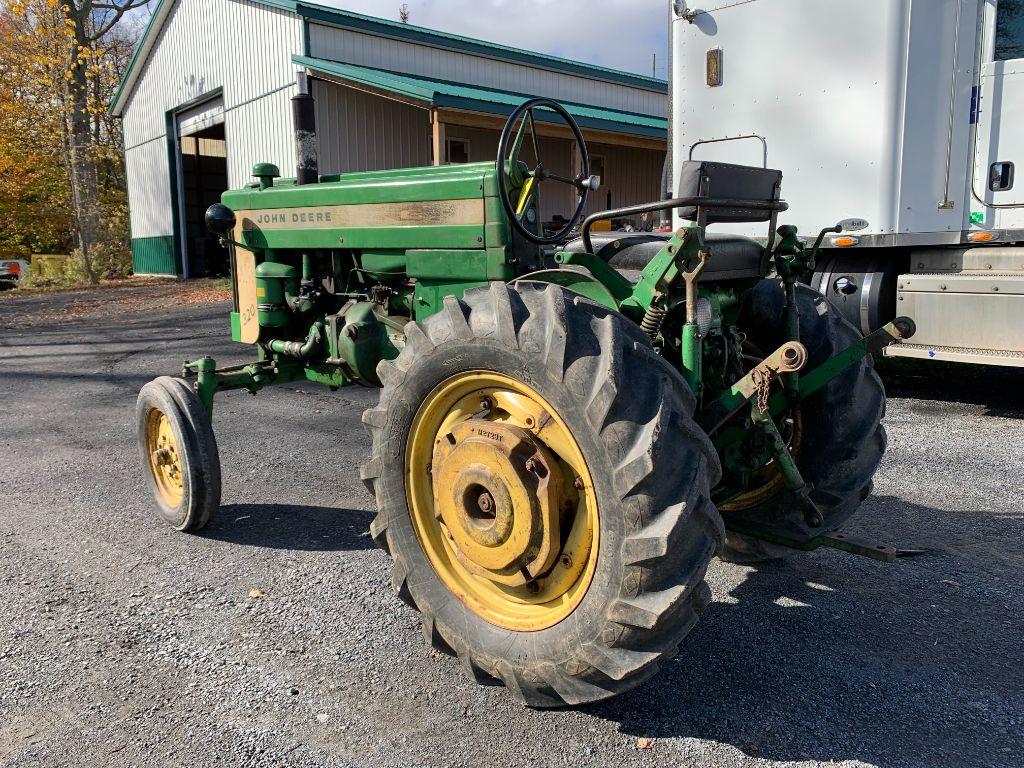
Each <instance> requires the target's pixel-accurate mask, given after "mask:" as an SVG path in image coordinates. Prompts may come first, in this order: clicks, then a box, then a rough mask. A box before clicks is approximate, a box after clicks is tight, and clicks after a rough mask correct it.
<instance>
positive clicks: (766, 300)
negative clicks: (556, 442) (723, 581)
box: [720, 280, 886, 562]
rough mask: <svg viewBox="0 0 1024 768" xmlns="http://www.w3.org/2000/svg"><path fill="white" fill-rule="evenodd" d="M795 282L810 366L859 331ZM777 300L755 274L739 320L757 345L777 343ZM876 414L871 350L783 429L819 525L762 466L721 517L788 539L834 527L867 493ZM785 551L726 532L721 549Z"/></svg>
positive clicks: (776, 287)
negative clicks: (762, 471) (772, 530)
mask: <svg viewBox="0 0 1024 768" xmlns="http://www.w3.org/2000/svg"><path fill="white" fill-rule="evenodd" d="M796 289H797V308H798V309H799V312H800V337H801V339H800V340H801V341H802V342H803V344H804V345H805V346H806V347H807V352H808V362H807V365H806V368H805V370H811V369H813V368H815V367H816V366H818V365H820V364H821V363H823V362H825V361H826V360H828V359H829V358H830V357H832V356H833V355H835V354H837V353H838V352H840V351H842V350H843V349H845V348H846V347H848V346H849V345H850V344H853V343H854V342H856V341H858V340H859V339H860V338H861V334H860V333H859V332H858V331H857V329H856V328H854V327H853V326H852V325H851V324H850V323H849V322H847V321H846V320H845V319H844V318H843V316H842V315H841V313H840V312H839V310H838V309H837V308H836V307H835V305H834V304H832V302H830V301H829V300H828V299H825V298H824V297H822V296H821V295H820V294H819V293H818V292H817V291H815V290H813V289H812V288H809V287H808V286H805V285H797V287H796ZM784 305H785V295H784V293H783V290H782V286H781V284H779V283H778V282H775V281H773V280H765V281H762V282H761V283H760V284H759V285H758V286H757V287H756V288H755V289H754V290H753V291H751V292H750V293H749V294H748V296H747V298H746V301H745V304H744V307H743V310H742V313H741V316H740V327H741V329H742V330H743V331H744V332H745V333H747V335H748V338H749V339H750V340H751V342H753V343H754V344H755V345H757V347H759V348H760V349H764V350H772V349H777V348H778V347H779V346H780V345H781V344H783V343H785V341H786V339H785V338H784V333H785V332H784V329H783V319H782V315H783V307H784ZM884 414H885V390H884V388H883V386H882V381H881V379H879V378H878V374H877V373H875V369H874V365H873V364H872V360H871V357H866V358H864V359H862V360H861V361H860V362H858V363H857V364H855V365H853V366H851V367H849V368H848V369H846V371H845V372H844V373H843V374H841V375H840V376H838V377H837V378H835V379H833V380H832V381H831V382H830V383H829V384H828V385H827V386H825V387H823V388H822V389H821V390H819V391H818V392H817V393H815V394H814V395H813V396H811V397H810V398H809V399H807V400H805V401H804V402H802V403H801V404H800V405H799V406H798V407H797V408H796V409H795V410H794V412H793V414H792V415H793V425H792V426H791V427H790V429H789V431H788V432H786V434H785V435H784V436H786V435H788V436H790V438H791V440H792V444H791V446H790V447H791V450H792V451H793V454H794V457H795V458H796V461H797V466H799V468H800V472H801V474H802V475H803V477H804V480H806V481H807V482H808V483H809V484H810V485H811V486H812V487H813V490H812V491H811V498H812V499H813V500H814V501H815V503H816V504H817V505H818V507H819V508H820V509H821V511H822V513H823V515H824V518H825V520H824V523H823V525H822V526H820V527H819V528H810V527H809V526H808V525H807V524H806V523H805V522H804V519H803V513H802V511H801V510H800V509H799V508H798V506H797V505H796V504H794V503H793V500H792V498H791V496H790V494H789V493H788V492H787V491H786V489H785V487H784V486H783V484H782V482H781V477H779V476H778V473H777V472H776V473H774V474H772V473H771V472H769V473H768V476H766V477H764V478H762V480H763V482H761V483H760V484H759V485H757V486H755V487H753V488H751V489H750V490H749V491H748V492H747V493H745V494H743V495H742V496H740V497H738V498H735V499H731V500H730V501H729V502H727V503H724V504H722V505H721V507H720V508H721V511H722V514H723V515H724V516H725V518H726V520H730V519H732V520H739V521H743V522H746V523H748V524H751V525H758V524H761V525H763V524H765V523H769V524H771V525H772V527H773V528H775V529H776V530H779V531H781V532H782V533H784V534H785V535H787V536H790V537H792V538H796V539H806V538H811V537H813V536H814V535H815V534H816V533H823V532H825V531H827V530H831V529H834V528H837V527H839V526H840V525H841V524H842V523H843V522H845V521H846V520H847V519H849V517H850V516H851V515H853V513H854V512H856V510H857V507H859V506H860V503H861V502H862V501H863V500H864V499H865V498H866V497H867V496H868V494H869V493H871V488H872V478H873V477H874V474H875V470H876V469H877V468H878V464H879V462H880V461H881V460H882V454H883V453H884V452H885V442H886V438H885V428H884V427H883V426H882V425H881V423H880V422H881V419H882V416H883V415H884ZM784 432H785V431H784ZM792 552H793V550H791V549H788V548H786V547H782V546H779V545H775V544H769V543H767V542H763V541H761V540H759V539H753V538H751V537H749V536H744V535H742V534H737V533H732V532H730V533H729V535H728V537H727V539H726V546H725V548H724V550H723V552H722V557H723V558H724V559H726V560H731V561H734V562H751V561H756V560H764V559H768V558H773V557H781V556H783V555H785V554H788V553H792Z"/></svg>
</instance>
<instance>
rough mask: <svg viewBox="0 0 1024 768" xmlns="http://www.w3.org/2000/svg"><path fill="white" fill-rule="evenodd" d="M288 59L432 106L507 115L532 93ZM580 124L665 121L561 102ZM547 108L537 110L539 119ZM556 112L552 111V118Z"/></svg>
mask: <svg viewBox="0 0 1024 768" xmlns="http://www.w3.org/2000/svg"><path fill="white" fill-rule="evenodd" d="M292 61H294V62H295V63H296V64H299V65H301V66H303V67H307V68H308V69H310V70H312V71H314V72H319V73H320V74H324V75H329V76H331V77H334V78H337V79H339V80H342V81H345V82H350V83H354V84H357V85H362V86H366V87H369V88H373V89H376V90H380V91H386V92H388V93H393V94H395V95H397V96H402V97H405V98H406V99H411V100H414V101H417V102H421V103H423V104H426V105H430V106H433V107H448V108H451V109H464V110H469V111H471V112H483V113H486V114H492V115H509V114H511V113H512V112H513V111H514V110H515V108H516V107H518V106H519V105H520V104H522V103H523V102H524V101H526V100H527V99H529V98H532V96H531V94H525V93H512V92H509V91H499V90H495V89H493V88H482V87H480V86H475V85H465V84H463V83H453V82H449V81H446V80H435V79H432V78H428V77H421V76H419V75H409V74H404V73H400V72H389V71H387V70H383V69H374V68H371V67H361V66H357V65H355V64H342V63H340V62H337V61H328V60H326V59H314V58H310V57H309V56H292ZM561 104H562V105H563V106H564V107H565V108H566V109H567V110H568V112H569V114H571V115H572V116H573V117H574V118H576V121H577V122H578V123H579V124H580V125H581V126H582V127H584V128H592V129H595V130H603V131H613V132H615V133H627V134H632V135H636V136H652V137H657V138H664V137H665V136H667V134H668V121H667V120H666V119H665V118H662V117H654V116H652V115H640V114H636V113H633V112H621V111H618V110H614V109H604V108H601V107H592V106H589V105H586V104H573V103H570V102H561ZM545 114H546V113H545V112H543V111H539V112H537V113H536V117H537V119H538V120H544V119H545ZM556 120H557V118H556V117H555V116H554V114H551V116H550V121H552V122H554V121H556Z"/></svg>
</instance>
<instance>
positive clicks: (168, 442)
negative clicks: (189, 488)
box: [146, 408, 185, 508]
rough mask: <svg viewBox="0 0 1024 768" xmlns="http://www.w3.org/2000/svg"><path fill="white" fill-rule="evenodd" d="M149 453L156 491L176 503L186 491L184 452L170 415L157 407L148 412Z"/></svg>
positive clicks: (147, 447)
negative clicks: (183, 464) (179, 447)
mask: <svg viewBox="0 0 1024 768" xmlns="http://www.w3.org/2000/svg"><path fill="white" fill-rule="evenodd" d="M146 455H147V456H148V457H149V469H150V471H151V472H152V473H153V478H154V479H155V480H156V490H157V493H158V494H160V498H161V499H162V500H163V501H164V503H165V504H167V506H169V507H172V508H173V507H177V506H178V505H179V504H181V500H182V497H183V496H184V493H185V481H184V475H183V474H182V460H181V454H180V453H179V449H178V441H177V440H176V439H175V437H174V430H173V429H172V428H171V422H170V419H168V418H167V415H166V414H164V413H163V412H162V411H159V410H157V409H155V408H154V409H153V410H151V411H150V412H149V414H148V415H147V416H146Z"/></svg>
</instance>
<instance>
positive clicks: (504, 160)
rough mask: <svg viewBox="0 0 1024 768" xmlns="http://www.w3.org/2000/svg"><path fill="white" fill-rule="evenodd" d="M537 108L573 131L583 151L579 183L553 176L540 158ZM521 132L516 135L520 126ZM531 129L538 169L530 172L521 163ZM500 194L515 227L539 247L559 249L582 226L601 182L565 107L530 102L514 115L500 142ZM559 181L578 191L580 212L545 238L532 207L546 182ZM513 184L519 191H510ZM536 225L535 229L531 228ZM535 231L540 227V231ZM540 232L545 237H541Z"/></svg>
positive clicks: (528, 168) (550, 102) (578, 131)
mask: <svg viewBox="0 0 1024 768" xmlns="http://www.w3.org/2000/svg"><path fill="white" fill-rule="evenodd" d="M537 108H544V109H548V110H550V111H552V112H555V113H556V114H557V115H559V116H560V117H561V118H562V120H563V121H564V122H565V123H566V124H567V125H568V126H569V129H570V130H571V131H572V134H573V138H574V139H575V141H576V146H577V147H578V148H579V152H580V158H581V160H582V167H581V169H580V175H579V176H577V177H576V178H575V179H567V178H565V177H563V176H559V175H558V174H556V173H553V172H552V171H551V169H549V168H546V167H545V166H544V163H543V161H542V160H541V156H540V139H539V138H538V136H537V125H536V122H535V121H534V117H533V111H534V110H535V109H537ZM520 121H522V123H521V124H520V125H519V130H518V131H516V130H515V128H516V124H517V123H519V122H520ZM527 127H529V129H530V136H531V138H532V140H533V156H534V159H535V160H536V166H535V167H534V168H533V170H532V171H531V170H530V166H529V165H528V164H527V163H525V162H523V161H522V160H520V157H519V156H520V153H521V151H522V148H523V139H524V138H525V137H526V129H527ZM497 170H498V191H499V193H500V197H501V204H502V206H503V207H504V208H505V213H506V214H507V215H508V218H509V221H510V222H511V223H512V227H513V228H514V229H515V230H516V231H517V232H518V233H519V234H520V235H522V236H523V237H524V238H525V239H527V240H529V241H530V242H531V243H536V244H537V245H557V244H558V243H560V242H562V241H563V240H565V238H566V237H567V236H568V235H569V233H570V232H572V230H573V228H574V227H576V225H577V224H579V223H580V219H581V218H582V217H583V209H584V208H585V207H586V204H587V195H588V194H589V193H590V192H591V190H595V189H597V188H598V187H599V186H600V183H601V181H600V179H598V178H597V177H594V176H591V175H590V154H589V153H588V152H587V143H586V142H585V141H584V140H583V133H582V132H581V131H580V127H579V126H578V125H577V124H576V121H575V120H574V119H573V117H572V115H570V114H569V113H568V112H567V111H566V109H565V107H563V106H562V105H561V104H559V103H558V102H557V101H552V100H551V99H530V101H527V102H525V103H523V104H522V105H520V106H519V107H518V108H517V109H516V111H515V112H513V113H512V114H511V115H510V116H509V118H508V122H507V123H505V127H504V129H502V131H501V140H500V141H499V142H498V160H497ZM549 180H550V181H557V182H559V183H562V184H568V185H569V186H570V187H574V188H575V189H576V194H577V196H578V203H577V205H576V212H575V213H573V215H572V218H571V219H570V220H569V221H568V223H566V224H565V225H564V226H563V227H562V228H561V229H559V230H558V231H557V232H556V233H555V234H553V235H551V236H550V237H544V235H543V229H542V228H541V225H540V222H539V221H537V219H538V218H539V216H538V215H537V213H536V211H537V210H538V209H539V206H538V207H537V208H535V207H534V206H533V205H532V203H533V202H534V201H537V200H539V199H540V192H539V187H540V185H541V184H543V183H544V182H545V181H549ZM510 184H512V185H513V186H514V187H515V189H512V188H510ZM514 191H518V195H517V199H516V200H514V201H513V200H512V193H513V192H514ZM531 225H532V226H531ZM532 227H536V230H535V229H533V228H532ZM538 231H539V232H540V233H541V234H538Z"/></svg>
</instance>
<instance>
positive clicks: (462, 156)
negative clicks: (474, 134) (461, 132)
mask: <svg viewBox="0 0 1024 768" xmlns="http://www.w3.org/2000/svg"><path fill="white" fill-rule="evenodd" d="M447 144H448V149H447V152H448V162H449V163H452V164H460V163H468V162H469V139H448V141H447Z"/></svg>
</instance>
